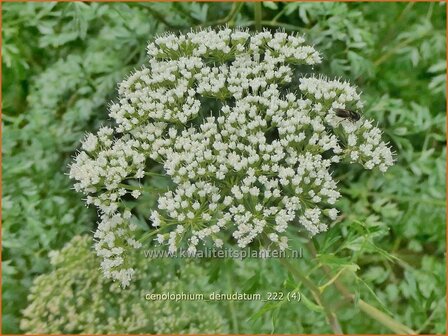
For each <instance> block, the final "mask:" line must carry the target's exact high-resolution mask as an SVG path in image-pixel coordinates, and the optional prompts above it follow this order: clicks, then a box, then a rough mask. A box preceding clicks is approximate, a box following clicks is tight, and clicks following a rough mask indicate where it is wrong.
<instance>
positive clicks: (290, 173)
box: [70, 29, 393, 286]
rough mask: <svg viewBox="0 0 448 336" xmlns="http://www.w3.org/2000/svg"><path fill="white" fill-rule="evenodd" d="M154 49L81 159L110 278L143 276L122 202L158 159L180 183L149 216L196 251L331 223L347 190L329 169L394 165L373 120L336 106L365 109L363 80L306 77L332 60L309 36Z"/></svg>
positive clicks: (202, 37)
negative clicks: (133, 258) (137, 272)
mask: <svg viewBox="0 0 448 336" xmlns="http://www.w3.org/2000/svg"><path fill="white" fill-rule="evenodd" d="M147 51H148V55H149V60H148V63H147V65H146V66H144V67H143V68H142V69H141V70H138V71H136V72H135V73H133V74H132V75H131V76H129V77H128V78H127V79H126V80H124V81H123V82H122V83H121V84H120V85H119V100H118V101H117V102H116V103H114V104H113V105H112V106H111V107H110V116H111V117H112V118H113V119H114V121H115V126H114V127H113V128H111V127H103V128H101V129H100V130H99V131H98V133H97V134H96V135H93V134H89V135H87V136H86V138H85V140H84V141H83V145H82V149H83V150H82V151H81V152H80V153H79V154H78V155H77V156H76V158H75V160H74V162H73V164H72V165H71V169H70V177H71V178H73V179H74V180H76V183H75V188H76V190H78V191H80V192H83V193H85V194H86V195H87V203H88V204H94V205H95V206H97V207H98V208H99V210H100V213H101V221H100V223H99V225H98V228H97V231H96V232H95V238H96V244H95V249H96V253H97V254H98V255H99V256H101V257H102V258H103V262H102V269H103V271H104V275H105V276H106V277H108V278H112V279H114V280H118V281H119V282H120V283H121V285H122V286H127V285H129V283H130V281H131V278H132V276H133V273H134V269H133V265H132V264H131V262H130V259H129V257H128V252H127V250H128V249H130V248H139V247H140V246H141V242H139V240H138V236H139V235H138V234H137V233H136V229H137V226H136V225H135V224H133V223H132V214H131V212H130V211H129V210H128V209H126V207H125V205H124V203H123V202H122V200H123V198H125V197H129V196H127V195H130V196H132V197H134V198H139V197H140V196H141V194H142V192H144V190H143V187H142V188H140V187H138V186H137V187H136V186H131V181H132V180H135V181H137V183H138V180H140V179H142V178H144V177H145V175H150V174H152V173H153V172H151V169H152V168H153V167H154V166H155V165H156V164H161V165H163V168H164V172H165V174H166V175H167V176H169V177H170V178H171V180H172V181H173V182H174V184H175V187H174V188H173V190H170V191H167V192H165V193H163V194H161V195H160V197H159V199H158V209H156V210H154V211H153V212H152V213H150V214H148V217H149V218H150V219H151V221H152V225H153V226H154V230H157V233H158V235H157V238H156V241H157V242H158V243H159V244H162V245H166V246H167V248H168V250H169V251H170V252H175V251H176V250H178V249H179V248H180V247H186V248H188V251H189V252H190V253H191V254H194V253H195V252H196V250H197V249H198V248H200V245H202V244H205V245H207V246H215V247H218V248H220V247H222V246H223V245H224V243H225V242H227V241H230V242H231V241H232V240H234V241H235V242H236V244H237V245H238V246H239V247H241V248H244V247H246V246H248V245H249V244H251V243H253V242H254V241H257V242H260V244H262V245H264V246H265V247H275V248H279V249H286V248H288V238H287V236H286V231H287V230H302V231H304V232H307V233H309V235H311V236H312V235H315V234H317V233H319V232H323V231H326V230H327V227H328V224H329V223H331V222H332V221H334V220H335V219H336V217H337V214H338V211H337V210H336V208H335V207H334V204H335V202H336V200H337V199H338V198H339V197H340V193H339V192H338V189H337V183H336V181H335V180H334V179H333V177H332V174H331V172H332V166H334V165H335V164H338V163H339V162H348V163H358V164H361V165H362V166H363V167H364V168H366V169H373V168H378V169H379V170H381V171H383V172H384V171H386V170H387V168H388V167H389V166H391V165H392V163H393V156H392V153H391V150H390V149H389V147H388V146H387V144H386V143H384V142H383V141H382V140H381V131H380V130H379V129H378V128H377V127H375V126H374V125H373V122H372V121H371V120H367V119H365V118H363V117H361V118H360V119H359V120H357V121H356V120H351V119H344V118H341V117H338V116H337V115H336V112H335V111H336V109H338V108H344V109H350V110H353V111H357V112H362V107H363V105H362V102H361V100H360V95H359V93H358V92H357V91H356V89H355V88H354V87H352V86H350V85H349V84H348V83H346V82H341V81H339V80H330V79H327V78H324V77H321V76H319V77H313V76H309V75H305V74H304V70H303V69H306V68H308V67H311V68H312V66H313V65H315V64H318V63H320V62H321V57H320V55H319V53H318V52H317V51H316V50H315V49H314V48H313V47H311V46H309V45H306V44H305V40H304V38H303V37H301V36H296V35H288V34H286V33H284V32H277V33H271V32H268V31H264V32H260V33H249V32H247V31H242V30H231V29H221V30H218V31H214V30H202V31H194V32H190V33H187V34H185V35H174V34H167V35H165V36H161V37H159V38H157V39H155V41H154V42H153V43H150V44H149V46H148V49H147ZM308 70H309V69H308ZM210 101H213V102H214V103H215V104H214V105H213V106H218V107H214V108H211V107H210V106H211V105H210Z"/></svg>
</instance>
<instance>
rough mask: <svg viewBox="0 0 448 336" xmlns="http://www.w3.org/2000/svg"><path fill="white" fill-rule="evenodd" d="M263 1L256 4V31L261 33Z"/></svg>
mask: <svg viewBox="0 0 448 336" xmlns="http://www.w3.org/2000/svg"><path fill="white" fill-rule="evenodd" d="M261 11H262V9H261V1H258V2H254V19H255V29H256V30H257V31H261V16H262V12H261Z"/></svg>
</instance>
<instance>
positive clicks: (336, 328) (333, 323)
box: [280, 259, 342, 334]
mask: <svg viewBox="0 0 448 336" xmlns="http://www.w3.org/2000/svg"><path fill="white" fill-rule="evenodd" d="M280 262H281V263H282V264H283V265H285V266H286V268H287V269H288V271H289V272H290V273H291V274H292V275H293V276H294V277H295V278H296V280H298V281H300V282H301V283H303V284H304V285H305V286H306V287H308V289H309V290H310V291H311V293H312V294H313V296H314V298H315V299H316V301H317V303H318V304H319V305H320V306H321V307H322V308H323V309H324V312H325V315H326V317H327V321H328V323H329V324H330V327H331V330H333V333H335V334H342V329H341V325H340V324H339V321H338V319H337V316H336V314H335V313H334V312H332V311H331V309H330V308H329V307H328V306H327V305H326V304H325V302H324V300H323V298H322V296H321V291H320V290H319V288H318V287H317V286H316V285H315V284H314V283H313V282H312V281H311V280H309V279H308V278H307V277H306V276H304V275H303V274H302V273H301V272H300V271H298V270H297V269H296V268H295V267H294V266H293V265H292V264H291V263H290V262H289V261H288V260H287V259H280Z"/></svg>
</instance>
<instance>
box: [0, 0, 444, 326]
mask: <svg viewBox="0 0 448 336" xmlns="http://www.w3.org/2000/svg"><path fill="white" fill-rule="evenodd" d="M444 6H445V4H443V3H442V4H439V3H387V4H386V3H299V2H295V3H270V2H264V3H263V4H260V5H259V6H258V7H256V6H255V5H254V4H253V3H233V4H232V3H184V2H182V3H132V4H118V3H114V4H105V3H102V4H98V3H91V4H86V3H58V4H56V3H55V4H50V3H45V4H38V3H15V4H13V3H6V4H3V5H2V14H3V15H2V16H3V31H2V36H3V44H2V55H3V58H2V62H3V73H2V80H3V84H4V85H3V88H2V90H3V92H2V93H3V95H2V96H3V106H2V110H3V116H2V120H3V135H2V136H3V148H2V150H3V159H4V160H3V165H4V167H3V181H2V182H3V195H2V197H3V209H2V210H3V211H2V212H3V223H2V224H3V227H2V230H3V232H2V233H3V235H2V237H3V288H2V290H3V317H2V318H3V332H4V333H19V332H21V330H20V329H19V321H20V320H21V319H22V317H23V313H22V310H23V309H24V308H25V306H26V302H25V300H24V298H25V297H26V296H27V294H28V292H29V288H30V286H31V285H32V283H33V279H34V278H35V277H37V276H39V275H41V274H43V273H46V272H48V271H50V270H51V265H50V263H49V259H48V253H49V252H50V251H51V250H54V249H60V248H61V247H62V246H63V245H64V244H65V243H66V242H68V241H69V240H70V239H71V237H73V235H75V234H77V233H80V232H87V231H91V230H93V229H95V228H94V227H93V226H92V224H93V223H94V221H95V213H94V212H92V211H90V210H88V209H86V208H85V207H83V206H81V200H80V197H79V196H78V195H77V194H76V193H74V192H73V191H72V190H70V186H71V183H70V181H69V180H68V177H67V176H66V174H67V173H68V169H67V164H68V163H69V162H70V161H71V157H72V155H73V154H74V153H75V152H76V150H77V142H78V139H79V138H81V137H82V135H83V133H84V132H86V131H93V130H95V129H98V128H99V127H100V126H101V125H102V124H104V123H106V124H107V123H108V121H106V120H105V118H104V111H105V110H106V108H107V106H108V103H109V101H111V100H112V99H113V98H114V94H115V83H117V82H119V81H120V80H122V79H123V77H124V75H125V74H127V73H129V71H131V70H132V69H134V68H135V67H138V66H139V64H141V63H142V62H143V61H144V59H145V52H146V50H145V49H144V46H145V45H146V42H147V41H148V40H149V39H150V38H152V37H153V36H155V35H157V34H159V33H161V32H163V31H168V30H169V31H182V32H184V33H185V32H188V31H190V29H191V28H201V27H202V28H204V27H209V26H211V27H215V26H218V25H228V27H230V28H234V27H248V28H249V29H254V28H255V27H261V28H268V29H272V30H276V29H279V28H280V29H285V31H286V32H288V33H294V32H299V33H303V34H306V36H308V38H309V41H308V42H309V43H312V44H313V45H314V48H315V49H316V50H319V51H320V52H321V53H322V55H323V59H324V62H322V63H321V64H320V65H315V67H314V69H313V72H318V73H323V74H326V75H327V76H334V75H337V76H341V77H342V79H346V80H349V81H350V82H352V83H354V84H355V85H356V86H358V87H360V88H362V89H363V91H364V92H363V98H364V100H365V102H366V103H365V106H364V108H363V115H364V116H365V117H367V118H374V119H376V120H377V121H378V123H379V125H380V126H381V129H383V130H384V131H385V137H386V140H387V141H390V145H391V146H392V148H393V149H394V150H395V151H396V152H397V153H399V155H398V156H397V157H396V162H395V165H394V166H393V167H392V168H391V169H389V171H388V172H387V174H385V175H382V174H380V173H373V174H372V173H371V172H369V173H365V172H364V171H362V170H361V169H358V168H356V167H354V166H352V167H351V168H350V169H347V167H345V166H341V167H338V168H337V169H336V171H335V172H334V175H335V177H337V178H338V179H339V180H340V181H341V182H340V184H339V188H340V191H341V194H342V198H341V201H339V202H338V203H337V207H338V208H339V209H340V210H341V213H343V214H344V216H342V217H340V218H339V223H338V224H337V225H335V226H334V227H333V226H332V227H330V229H329V231H327V233H326V234H325V235H322V236H317V237H316V238H315V239H314V244H315V247H314V248H315V250H316V252H315V253H314V252H313V251H314V250H313V247H312V246H308V247H307V248H306V249H305V250H304V258H303V259H302V260H298V261H294V262H292V261H290V260H289V261H288V262H289V263H293V266H294V268H295V269H299V270H300V274H301V275H304V276H305V277H306V278H307V279H308V280H310V281H312V283H313V284H314V286H317V288H318V289H319V290H322V293H320V296H321V297H322V302H325V303H328V304H327V306H329V307H330V308H331V309H332V310H334V311H335V312H337V319H338V322H339V325H340V327H341V329H342V330H343V331H344V332H346V333H372V332H378V333H390V332H391V331H398V330H396V329H391V328H390V327H391V324H390V323H389V322H390V321H388V322H387V321H386V323H385V324H384V323H378V320H377V319H361V318H359V319H357V318H356V319H354V318H353V316H355V314H358V313H362V312H361V310H362V309H365V307H364V308H363V306H362V305H360V304H359V302H360V301H359V298H361V300H363V301H365V302H368V303H369V304H371V305H372V306H375V307H376V308H377V309H379V310H381V311H382V312H383V313H386V314H387V315H388V316H391V317H393V318H394V320H395V321H397V322H398V321H399V322H400V323H402V324H404V325H406V326H408V328H411V329H412V330H413V331H415V332H418V333H425V334H428V333H440V334H445V332H446V330H445V293H444V288H445V283H446V279H445V266H444V265H445V264H444V260H445V259H444V258H445V257H444V252H445V249H446V247H445V234H444V232H445V216H446V213H445V194H444V187H445V171H446V168H445V157H446V156H445V155H446V154H445V150H446V148H445V139H446V133H445V109H446V107H445V93H444V92H445V89H444V88H445V72H446V69H445V68H444V64H445V59H446V55H445V27H446V17H445V7H444ZM255 8H257V10H255ZM148 185H150V186H151V188H160V189H165V188H166V187H167V186H169V183H168V182H167V181H166V179H163V178H160V177H156V176H154V177H153V178H152V179H151V180H149V181H148ZM142 197H143V196H142ZM140 200H141V199H139V201H140ZM155 201H156V200H155V198H154V197H153V196H151V195H147V196H145V199H144V202H139V203H142V204H138V205H137V206H136V208H135V209H136V210H135V213H138V214H147V213H148V212H149V210H150V209H151V208H153V207H154V205H155ZM131 202H132V200H131ZM133 204H134V205H135V202H134V203H133ZM137 219H138V221H139V225H142V226H143V227H144V223H145V221H146V217H143V216H141V217H137ZM294 241H296V242H297V246H291V248H301V247H303V246H305V245H306V240H304V239H303V240H302V238H299V239H297V238H296V240H294ZM24 247H26V248H24ZM241 263H242V266H241V267H237V266H238V265H240V262H236V261H226V262H224V263H223V262H222V261H221V260H215V261H213V262H212V263H211V264H207V265H208V266H209V267H208V268H207V269H208V275H209V277H210V281H212V282H213V281H215V283H216V286H217V287H216V288H226V290H228V291H232V290H241V291H243V290H244V291H249V292H250V291H254V292H266V291H268V290H271V291H272V290H279V291H293V290H296V289H297V288H298V290H299V291H300V292H301V293H302V294H303V297H302V301H301V302H300V303H295V304H292V303H290V302H286V301H281V302H270V303H269V302H268V303H262V302H234V303H231V302H226V303H219V305H220V307H221V308H222V309H221V310H222V312H223V314H225V317H226V320H227V321H228V330H229V332H236V333H238V332H241V333H253V332H259V333H265V332H270V331H273V332H284V333H288V332H299V333H329V332H332V329H331V326H330V324H329V323H328V321H327V320H326V319H324V318H323V314H325V312H324V310H323V306H322V304H319V302H318V301H317V299H316V297H315V295H314V294H313V290H312V289H311V290H310V289H307V288H306V287H305V286H304V284H305V282H306V281H307V280H304V281H305V282H304V281H302V280H303V279H302V280H300V279H295V278H294V277H293V275H292V273H290V274H288V272H287V271H286V268H285V266H284V265H282V264H280V263H279V262H278V260H274V259H268V260H256V261H254V260H247V261H243V262H241ZM218 270H219V271H218ZM234 273H238V277H237V278H235V279H232V280H233V281H232V282H229V281H227V280H226V282H225V284H223V283H221V282H220V281H218V279H228V278H229V274H230V278H232V274H234ZM266 273H268V274H269V276H267V275H266ZM227 283H229V284H230V283H231V285H227ZM339 283H340V284H342V285H343V286H344V287H345V288H347V289H348V290H349V292H350V293H351V294H354V300H353V299H352V298H347V299H341V297H342V296H341V292H340V291H339V290H338V288H337V286H339V285H337V284H339ZM314 291H315V290H314ZM17 302H19V304H17ZM322 302H321V303H322ZM240 312H241V313H240ZM246 312H247V313H246ZM369 312H370V313H373V314H376V313H377V312H376V311H375V310H372V309H370V310H369ZM376 315H377V317H378V316H382V315H378V314H376ZM244 316H253V317H252V318H251V319H250V320H249V321H246V320H245V317H244ZM382 317H384V316H382ZM383 322H384V321H383ZM333 325H334V324H333ZM394 327H397V325H396V324H395V325H394ZM148 330H149V329H148ZM400 331H401V332H405V330H403V329H400Z"/></svg>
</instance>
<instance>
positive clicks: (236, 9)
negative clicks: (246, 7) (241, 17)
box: [204, 2, 244, 26]
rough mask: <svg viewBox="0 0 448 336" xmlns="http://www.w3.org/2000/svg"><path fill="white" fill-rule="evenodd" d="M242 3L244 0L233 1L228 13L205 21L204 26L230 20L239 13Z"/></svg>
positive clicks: (224, 22)
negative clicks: (215, 19)
mask: <svg viewBox="0 0 448 336" xmlns="http://www.w3.org/2000/svg"><path fill="white" fill-rule="evenodd" d="M243 4H244V2H234V3H233V5H232V9H231V10H230V12H229V14H227V16H226V17H224V18H222V19H220V20H217V21H213V22H210V23H207V24H205V25H204V26H217V25H218V26H219V25H223V24H226V23H228V22H231V21H232V20H233V19H234V18H235V16H236V15H237V14H238V13H239V11H240V10H241V7H243Z"/></svg>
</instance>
